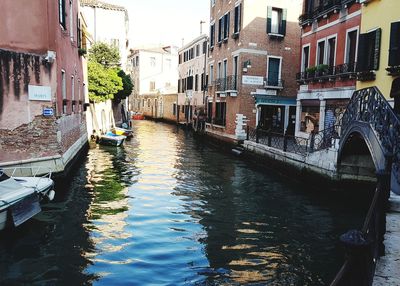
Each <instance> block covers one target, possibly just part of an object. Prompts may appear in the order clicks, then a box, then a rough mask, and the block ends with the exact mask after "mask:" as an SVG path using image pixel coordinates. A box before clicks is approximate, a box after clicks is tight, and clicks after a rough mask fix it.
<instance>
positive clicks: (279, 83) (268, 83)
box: [264, 78, 285, 89]
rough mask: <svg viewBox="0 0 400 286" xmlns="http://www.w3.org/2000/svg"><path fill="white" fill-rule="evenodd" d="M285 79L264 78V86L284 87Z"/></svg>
mask: <svg viewBox="0 0 400 286" xmlns="http://www.w3.org/2000/svg"><path fill="white" fill-rule="evenodd" d="M284 83H285V81H284V80H282V79H270V78H264V87H267V88H279V89H280V88H283V85H284Z"/></svg>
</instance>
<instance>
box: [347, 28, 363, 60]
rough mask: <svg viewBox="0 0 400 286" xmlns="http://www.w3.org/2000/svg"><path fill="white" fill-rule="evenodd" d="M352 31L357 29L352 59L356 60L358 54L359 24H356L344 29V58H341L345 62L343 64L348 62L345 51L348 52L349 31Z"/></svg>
mask: <svg viewBox="0 0 400 286" xmlns="http://www.w3.org/2000/svg"><path fill="white" fill-rule="evenodd" d="M354 31H357V36H356V53H355V56H354V59H355V60H356V61H357V56H358V43H359V39H358V38H359V37H360V26H356V27H352V28H349V29H347V30H346V40H345V43H344V58H343V63H345V64H348V63H349V62H348V56H347V53H348V49H349V47H348V44H349V42H348V41H349V33H351V32H354Z"/></svg>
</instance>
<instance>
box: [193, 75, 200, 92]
mask: <svg viewBox="0 0 400 286" xmlns="http://www.w3.org/2000/svg"><path fill="white" fill-rule="evenodd" d="M198 85H199V75H198V74H196V75H195V76H194V90H195V91H197V90H198V88H197V87H198Z"/></svg>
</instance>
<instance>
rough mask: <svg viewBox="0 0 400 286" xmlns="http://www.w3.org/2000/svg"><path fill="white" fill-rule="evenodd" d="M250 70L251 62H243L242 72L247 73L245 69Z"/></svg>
mask: <svg viewBox="0 0 400 286" xmlns="http://www.w3.org/2000/svg"><path fill="white" fill-rule="evenodd" d="M249 68H251V62H250V60H247V61H245V62H243V71H244V72H247V69H249Z"/></svg>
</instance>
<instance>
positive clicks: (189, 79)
mask: <svg viewBox="0 0 400 286" xmlns="http://www.w3.org/2000/svg"><path fill="white" fill-rule="evenodd" d="M186 88H187V89H188V90H193V76H188V77H187V78H186Z"/></svg>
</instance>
